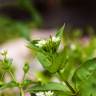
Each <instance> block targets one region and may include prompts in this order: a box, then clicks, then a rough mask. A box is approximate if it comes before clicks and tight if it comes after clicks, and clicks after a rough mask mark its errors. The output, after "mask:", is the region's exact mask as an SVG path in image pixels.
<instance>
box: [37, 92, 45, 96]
mask: <svg viewBox="0 0 96 96" xmlns="http://www.w3.org/2000/svg"><path fill="white" fill-rule="evenodd" d="M36 96H45V94H44V92H37V93H36Z"/></svg>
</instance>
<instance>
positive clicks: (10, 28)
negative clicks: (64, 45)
mask: <svg viewBox="0 0 96 96" xmlns="http://www.w3.org/2000/svg"><path fill="white" fill-rule="evenodd" d="M10 6H11V5H10ZM13 6H16V5H13ZM5 7H6V8H7V5H6V6H5ZM18 7H20V8H22V9H26V10H27V11H28V12H29V13H30V20H28V21H23V20H19V19H16V20H15V19H14V18H11V16H6V15H1V16H0V43H3V42H4V41H7V40H9V39H10V38H16V37H20V36H21V34H22V33H23V34H25V33H26V34H27V33H28V32H30V29H32V28H33V27H38V26H40V25H41V21H42V20H41V16H40V15H39V13H38V12H37V11H36V10H35V8H34V6H33V5H32V1H31V0H18V4H17V8H18ZM10 10H11V9H10ZM17 11H18V10H17ZM12 14H13V13H12ZM14 15H15V14H14ZM17 17H18V16H17ZM26 18H27V17H26ZM21 19H22V18H21ZM28 34H29V33H28Z"/></svg>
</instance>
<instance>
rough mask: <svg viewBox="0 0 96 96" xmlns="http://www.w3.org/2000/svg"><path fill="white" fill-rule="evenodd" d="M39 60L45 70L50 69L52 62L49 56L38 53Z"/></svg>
mask: <svg viewBox="0 0 96 96" xmlns="http://www.w3.org/2000/svg"><path fill="white" fill-rule="evenodd" d="M37 58H38V60H39V61H40V63H41V64H42V65H43V67H44V68H45V69H48V67H49V66H50V65H51V62H50V61H49V60H48V55H47V54H43V53H41V52H38V53H37Z"/></svg>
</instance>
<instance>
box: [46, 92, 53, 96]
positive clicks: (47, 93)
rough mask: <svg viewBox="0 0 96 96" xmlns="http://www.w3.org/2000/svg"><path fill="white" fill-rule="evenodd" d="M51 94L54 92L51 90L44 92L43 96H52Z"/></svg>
mask: <svg viewBox="0 0 96 96" xmlns="http://www.w3.org/2000/svg"><path fill="white" fill-rule="evenodd" d="M53 95H54V92H52V91H48V92H45V96H53Z"/></svg>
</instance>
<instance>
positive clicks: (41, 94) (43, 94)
mask: <svg viewBox="0 0 96 96" xmlns="http://www.w3.org/2000/svg"><path fill="white" fill-rule="evenodd" d="M53 95H54V93H53V92H52V91H46V92H37V93H36V96H53Z"/></svg>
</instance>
